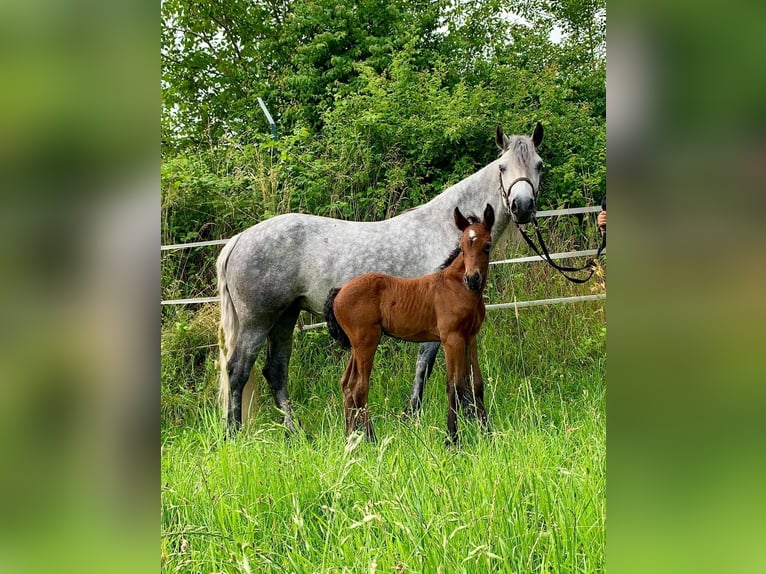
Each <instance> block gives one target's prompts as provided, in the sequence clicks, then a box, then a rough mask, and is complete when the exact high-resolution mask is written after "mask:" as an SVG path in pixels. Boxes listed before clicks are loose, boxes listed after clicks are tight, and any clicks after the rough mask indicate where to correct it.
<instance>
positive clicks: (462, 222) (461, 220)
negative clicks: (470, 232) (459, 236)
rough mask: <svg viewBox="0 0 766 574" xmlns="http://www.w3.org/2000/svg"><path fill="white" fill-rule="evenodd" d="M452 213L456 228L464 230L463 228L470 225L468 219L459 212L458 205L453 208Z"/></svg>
mask: <svg viewBox="0 0 766 574" xmlns="http://www.w3.org/2000/svg"><path fill="white" fill-rule="evenodd" d="M454 215H455V225H457V228H458V229H459V230H460V231H463V230H465V228H466V227H468V226H469V225H470V223H468V220H467V219H466V218H465V217H464V216H463V214H462V213H460V208H459V207H456V208H455V213H454Z"/></svg>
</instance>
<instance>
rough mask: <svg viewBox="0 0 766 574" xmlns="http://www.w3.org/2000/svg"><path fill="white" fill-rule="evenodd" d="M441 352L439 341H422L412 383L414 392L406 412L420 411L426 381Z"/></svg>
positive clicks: (412, 413) (410, 413)
mask: <svg viewBox="0 0 766 574" xmlns="http://www.w3.org/2000/svg"><path fill="white" fill-rule="evenodd" d="M438 353H439V343H421V344H420V346H419V347H418V362H417V366H416V367H415V381H414V382H413V383H412V394H411V395H410V400H409V402H408V403H407V408H406V409H405V411H404V412H405V414H407V415H414V414H417V413H418V412H420V407H421V405H422V404H423V391H424V390H425V387H426V381H427V380H428V377H430V376H431V372H432V371H433V370H434V363H435V362H436V355H437V354H438Z"/></svg>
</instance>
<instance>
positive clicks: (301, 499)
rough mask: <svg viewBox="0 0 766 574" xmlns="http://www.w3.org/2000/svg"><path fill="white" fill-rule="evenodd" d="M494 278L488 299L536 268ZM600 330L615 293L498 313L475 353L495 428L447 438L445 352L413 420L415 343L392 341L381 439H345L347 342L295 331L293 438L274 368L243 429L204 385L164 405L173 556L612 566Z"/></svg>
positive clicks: (245, 567)
mask: <svg viewBox="0 0 766 574" xmlns="http://www.w3.org/2000/svg"><path fill="white" fill-rule="evenodd" d="M506 267H507V266H506ZM493 281H494V283H495V284H496V285H501V288H502V292H503V294H504V295H503V298H500V297H499V296H498V297H495V296H494V295H493V293H492V292H491V290H490V292H489V293H488V296H489V299H490V302H494V301H500V300H508V299H509V294H511V295H510V298H512V296H513V295H512V294H513V293H516V292H517V288H518V292H523V293H524V297H522V296H518V297H517V298H518V299H519V300H521V299H522V298H534V297H535V296H538V294H536V293H534V291H535V290H536V287H537V284H536V283H535V281H536V279H535V276H534V274H533V273H532V274H530V273H529V272H527V273H525V274H524V275H523V276H522V275H519V274H514V273H511V271H508V272H505V271H502V270H493ZM522 283H525V284H526V285H522ZM561 285H563V281H562V282H560V283H557V285H556V287H557V288H558V292H561V291H562V289H568V290H570V292H571V293H570V294H574V293H575V291H574V289H579V291H576V292H577V293H587V292H588V291H587V290H583V289H584V288H574V287H568V286H566V287H561ZM499 288H500V287H498V289H499ZM605 339H606V329H605V327H604V321H603V303H580V304H576V305H566V306H558V307H544V308H533V309H528V310H524V311H520V313H519V316H518V317H515V316H514V314H513V312H512V311H495V312H492V313H490V314H489V315H488V318H487V321H486V323H485V325H484V327H483V329H482V333H481V335H480V339H479V353H480V362H481V365H482V371H483V373H484V376H485V380H486V391H485V392H486V399H487V407H488V414H489V418H490V424H491V426H492V431H493V432H492V434H490V435H485V434H483V433H481V432H479V429H478V425H477V424H476V422H475V421H470V420H464V419H462V418H461V419H460V421H459V430H460V434H461V444H460V446H459V447H457V448H445V446H444V439H445V436H446V432H445V431H446V396H445V383H444V364H443V357H442V356H441V353H440V357H439V360H438V361H437V365H436V368H435V371H434V375H433V376H432V378H431V380H430V381H429V384H428V386H427V388H426V393H425V405H424V410H423V413H422V415H421V416H420V418H419V419H417V420H402V419H401V418H400V416H399V414H400V412H401V410H402V407H403V406H404V403H405V401H406V397H407V396H408V393H409V389H410V384H411V380H412V376H413V372H414V365H415V357H416V353H417V348H416V346H415V345H412V344H406V343H401V342H397V341H392V340H387V341H385V342H384V343H383V344H382V345H381V347H380V348H379V350H378V354H377V356H376V363H375V368H374V370H373V375H372V383H371V391H370V407H371V411H372V415H373V420H374V423H375V430H376V433H377V435H378V440H379V442H378V443H377V444H368V443H366V442H364V441H358V440H354V439H352V440H351V441H350V442H347V441H346V438H345V436H344V427H343V420H342V406H341V401H340V392H339V389H338V381H339V379H340V375H341V372H342V370H343V367H344V364H345V360H346V358H347V355H346V354H345V353H344V352H342V351H340V350H339V349H338V348H337V347H336V346H333V345H331V343H330V340H329V337H328V335H327V333H326V332H325V331H316V332H306V333H301V334H298V335H296V340H295V353H294V355H293V360H292V363H291V368H290V387H289V388H290V394H291V398H292V401H293V404H294V407H295V411H296V415H297V417H298V419H299V420H300V422H301V425H302V428H303V432H302V433H301V434H299V435H298V436H292V437H290V438H289V439H288V438H286V434H285V431H284V429H283V428H282V427H281V426H279V424H278V421H279V416H278V413H277V412H276V411H275V409H274V408H273V406H272V405H273V402H272V400H271V397H270V396H269V394H268V391H267V390H266V386H265V383H263V382H262V386H261V397H260V403H259V404H260V406H259V408H258V410H257V413H256V416H255V419H254V420H253V421H252V423H251V424H250V425H249V426H248V427H246V428H245V429H244V431H243V432H242V433H241V434H240V435H238V436H237V437H235V438H234V439H230V440H224V439H223V432H222V428H221V424H220V422H219V415H218V413H217V411H216V410H215V408H214V406H213V405H212V403H211V400H210V399H209V396H208V398H207V399H205V400H201V401H200V404H199V406H197V407H196V410H195V411H194V412H193V414H189V413H188V412H187V413H185V414H184V416H183V417H182V418H181V419H173V417H167V418H165V420H163V430H162V507H161V550H162V570H163V571H164V572H291V573H292V572H364V573H367V572H444V573H450V574H451V573H459V572H602V571H603V570H604V540H605V520H606V509H605V450H606V445H605V434H606V421H605V392H606V391H605V384H604V364H605ZM195 342H197V343H198V342H199V341H197V340H196V339H195ZM203 342H204V341H203ZM170 360H171V359H170V358H169V357H165V356H163V361H165V362H167V361H170ZM207 361H208V362H207V363H206V364H203V365H202V366H199V368H198V372H201V373H203V375H202V376H203V377H209V376H210V374H211V373H213V372H214V369H212V368H211V367H210V365H211V364H212V361H213V357H212V355H211V356H210V357H208V360H207ZM163 368H166V367H165V366H164V367H163ZM256 368H258V369H259V368H260V364H258V365H256ZM163 372H165V371H163ZM168 372H170V371H168ZM173 372H174V373H175V372H176V371H173ZM165 384H166V382H165V381H163V385H165ZM208 386H209V385H208ZM163 388H165V387H163ZM201 388H206V385H201ZM163 392H164V391H163ZM206 396H207V395H206ZM163 400H164V399H163ZM184 404H185V403H184ZM176 408H178V405H176ZM163 412H164V411H163ZM173 420H183V424H178V423H174V422H173Z"/></svg>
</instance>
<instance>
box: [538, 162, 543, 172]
mask: <svg viewBox="0 0 766 574" xmlns="http://www.w3.org/2000/svg"><path fill="white" fill-rule="evenodd" d="M544 167H545V164H544V163H543V162H541V161H539V162H537V171H543V168H544Z"/></svg>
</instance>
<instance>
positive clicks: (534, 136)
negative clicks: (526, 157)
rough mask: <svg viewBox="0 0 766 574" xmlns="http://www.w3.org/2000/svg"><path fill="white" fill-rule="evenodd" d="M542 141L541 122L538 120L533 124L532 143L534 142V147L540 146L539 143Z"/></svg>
mask: <svg viewBox="0 0 766 574" xmlns="http://www.w3.org/2000/svg"><path fill="white" fill-rule="evenodd" d="M542 142H543V124H541V123H540V122H537V125H536V126H535V133H533V134H532V143H533V144H535V147H540V144H541V143H542Z"/></svg>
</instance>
